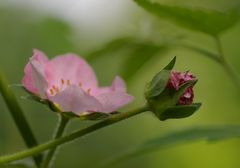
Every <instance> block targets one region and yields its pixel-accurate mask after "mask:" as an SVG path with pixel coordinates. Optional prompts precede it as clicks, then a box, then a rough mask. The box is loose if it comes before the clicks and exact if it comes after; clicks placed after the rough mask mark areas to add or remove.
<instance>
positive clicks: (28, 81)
mask: <svg viewBox="0 0 240 168" xmlns="http://www.w3.org/2000/svg"><path fill="white" fill-rule="evenodd" d="M30 60H35V61H37V62H39V64H40V65H41V66H44V64H45V63H46V62H47V61H48V58H47V57H46V55H45V54H44V53H43V52H41V51H39V50H37V49H34V50H33V56H32V57H31V58H30ZM32 71H33V70H32V65H31V63H30V62H28V64H27V65H26V66H25V68H24V74H25V75H24V77H23V80H22V84H23V86H24V87H25V88H26V89H27V90H28V91H30V92H32V93H34V94H39V91H38V89H37V88H36V86H35V82H34V80H33V77H32Z"/></svg>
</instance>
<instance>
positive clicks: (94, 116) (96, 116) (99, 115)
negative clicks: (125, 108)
mask: <svg viewBox="0 0 240 168" xmlns="http://www.w3.org/2000/svg"><path fill="white" fill-rule="evenodd" d="M60 113H61V114H62V115H64V116H65V117H67V118H70V119H72V118H76V119H77V118H78V119H80V120H102V119H105V118H107V117H109V116H111V115H115V114H119V112H116V111H115V112H111V113H103V112H84V113H82V114H79V115H77V114H75V113H73V112H60Z"/></svg>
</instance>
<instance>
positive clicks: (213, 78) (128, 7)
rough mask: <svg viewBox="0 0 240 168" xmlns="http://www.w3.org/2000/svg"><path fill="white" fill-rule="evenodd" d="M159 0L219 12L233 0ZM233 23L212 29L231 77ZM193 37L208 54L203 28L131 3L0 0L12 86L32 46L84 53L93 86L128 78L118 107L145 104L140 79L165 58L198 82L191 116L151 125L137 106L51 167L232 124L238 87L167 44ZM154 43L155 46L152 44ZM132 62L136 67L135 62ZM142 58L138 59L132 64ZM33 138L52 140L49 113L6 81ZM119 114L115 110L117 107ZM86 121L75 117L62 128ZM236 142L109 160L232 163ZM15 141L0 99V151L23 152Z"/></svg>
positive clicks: (233, 166) (222, 166)
mask: <svg viewBox="0 0 240 168" xmlns="http://www.w3.org/2000/svg"><path fill="white" fill-rule="evenodd" d="M158 2H160V3H162V4H168V5H178V6H187V7H200V8H206V9H216V10H219V11H225V10H228V9H231V8H233V7H236V6H238V5H239V0H211V1H209V0H201V1H198V0H181V1H178V0H158ZM239 37H240V24H236V25H235V26H234V27H232V28H231V29H229V30H228V31H226V32H225V33H224V34H223V35H222V36H221V41H222V43H223V46H224V53H225V56H226V59H227V60H228V61H229V63H230V64H231V65H232V66H233V67H234V68H235V70H236V71H237V72H238V73H239V74H240V57H239V54H240V47H239V44H240V38H239ZM182 41H184V42H188V43H190V44H196V45H198V46H202V47H204V48H207V49H209V50H212V51H216V46H215V43H214V41H213V40H212V39H211V38H210V37H209V36H207V35H205V34H203V33H199V32H194V31H189V30H185V29H183V28H181V27H179V26H176V25H175V24H173V23H171V22H168V21H166V20H164V19H163V20H159V19H157V18H156V17H154V16H152V15H150V14H149V13H147V12H145V11H144V10H143V9H142V8H140V7H139V6H137V5H136V4H135V3H134V2H133V1H131V0H101V1H99V0H78V1H77V0H68V1H64V0H52V1H48V0H41V1H40V0H1V1H0V67H1V69H2V70H3V71H4V73H5V74H6V76H7V78H8V79H9V81H10V83H11V84H18V83H21V79H22V77H23V68H24V66H25V64H26V63H27V61H28V59H29V57H30V56H31V54H32V49H33V48H38V49H40V50H42V51H44V52H45V53H46V54H47V55H48V56H49V57H50V58H52V57H54V56H55V55H59V54H64V53H67V52H74V53H77V54H79V55H80V56H82V57H85V58H86V59H88V60H89V62H90V63H91V65H92V66H93V67H94V69H95V71H96V73H97V76H98V79H99V81H100V83H101V85H109V84H110V83H111V80H112V79H113V77H114V76H115V75H117V74H118V75H121V76H123V77H124V78H125V79H126V80H127V84H128V87H129V92H130V93H131V94H133V95H134V96H135V97H136V100H135V102H134V103H133V104H131V105H130V106H128V107H126V108H125V109H130V108H134V107H137V106H140V105H143V104H144V103H145V100H144V97H143V93H144V87H145V84H146V83H147V82H148V81H149V80H150V79H151V78H152V76H153V75H154V74H155V73H156V72H158V71H159V70H161V68H162V67H163V66H164V65H165V64H167V63H168V62H169V60H170V59H171V58H172V57H173V56H175V55H176V56H177V64H176V69H177V70H191V72H193V73H194V74H195V75H196V76H197V77H198V78H199V82H198V84H197V85H196V87H195V93H196V98H195V101H196V102H203V106H202V108H201V109H200V111H198V112H197V113H196V114H194V115H193V116H191V117H190V118H186V119H181V120H169V121H165V122H160V121H159V120H158V119H157V118H155V117H154V116H153V115H152V114H150V113H146V114H142V115H139V116H137V117H134V118H131V119H128V120H126V121H123V122H121V123H118V124H115V125H112V126H110V127H108V128H105V129H102V130H100V131H97V132H95V133H94V134H91V135H89V136H87V137H84V138H82V139H79V140H76V141H74V142H72V143H70V144H67V145H64V146H63V147H62V148H61V150H60V151H59V152H58V155H57V158H56V159H55V163H54V165H53V167H54V168H65V167H70V168H76V167H85V168H88V167H89V168H95V167H97V166H98V163H99V162H101V161H102V160H104V159H107V158H108V157H110V156H112V155H114V154H117V153H120V152H121V151H124V150H126V149H128V148H131V147H132V146H135V145H137V144H141V143H142V142H144V141H146V140H148V139H151V138H153V137H156V136H159V135H164V134H166V133H169V132H172V131H175V130H181V129H183V128H190V127H194V126H205V125H210V126H211V125H213V126H214V125H217V124H223V125H224V124H238V123H239V122H240V110H239V109H240V96H239V88H237V87H236V85H234V83H233V82H232V81H231V79H230V78H229V76H228V75H227V74H226V72H225V71H224V70H223V68H222V67H221V66H220V65H219V64H217V63H216V62H214V61H213V60H211V59H209V58H207V57H205V56H203V55H202V54H199V53H197V52H193V51H190V50H188V49H186V48H181V47H176V46H175V45H173V44H175V43H176V42H182ZM155 45H157V46H161V47H160V49H159V48H158V49H156V47H154V46H155ZM139 60H144V61H142V62H143V63H144V64H141V63H139V62H141V61H139ZM140 64H141V66H140ZM12 89H13V90H14V93H15V94H16V96H17V98H18V101H19V103H20V104H21V106H22V108H23V110H24V112H25V115H26V117H27V119H28V121H29V123H30V125H31V126H32V129H33V131H34V133H35V135H36V137H37V138H38V140H39V142H41V143H43V142H46V141H48V140H49V139H50V138H51V137H52V133H53V132H54V128H55V125H56V124H57V121H58V118H57V115H56V114H55V113H53V112H51V111H49V110H48V109H47V108H46V107H44V106H42V105H40V104H38V103H35V102H32V101H29V100H23V99H21V96H23V95H26V93H25V92H23V91H22V90H21V89H20V88H17V87H14V88H12ZM122 111H124V109H123V110H122ZM92 123H94V122H93V121H78V120H74V121H73V122H72V123H71V125H70V126H69V127H68V130H67V131H68V132H71V131H73V130H77V129H80V128H83V127H84V126H87V125H90V124H92ZM239 147H240V141H239V140H237V139H232V140H227V141H221V142H218V143H211V144H209V143H206V142H198V143H191V144H184V145H181V146H174V147H172V148H168V149H164V150H161V151H158V152H154V153H152V154H149V155H144V156H142V157H138V158H135V159H131V160H128V161H126V162H122V163H120V164H118V165H115V166H114V167H116V168H120V167H126V168H130V167H133V166H137V167H139V168H146V167H147V168H159V167H163V168H174V167H178V168H192V167H195V168H202V167H207V168H208V167H209V168H212V167H219V168H238V167H239V165H240V160H239ZM25 148H26V147H25V145H24V142H23V140H22V138H21V136H20V134H19V132H18V130H17V128H16V126H15V124H14V122H13V120H12V118H11V116H10V113H9V111H8V109H7V107H6V105H5V103H4V101H3V99H2V97H0V155H4V154H9V153H13V152H16V151H20V150H23V149H25Z"/></svg>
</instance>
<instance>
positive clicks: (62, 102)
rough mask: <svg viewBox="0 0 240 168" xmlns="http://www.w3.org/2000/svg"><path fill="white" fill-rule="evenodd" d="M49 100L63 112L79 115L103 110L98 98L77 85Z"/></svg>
mask: <svg viewBox="0 0 240 168" xmlns="http://www.w3.org/2000/svg"><path fill="white" fill-rule="evenodd" d="M49 99H50V100H51V101H53V102H54V103H57V104H58V105H59V106H60V108H61V110H62V111H63V112H73V113H76V114H78V115H79V114H81V113H83V112H88V111H90V112H91V111H101V110H102V105H101V104H100V102H99V101H98V100H97V99H96V98H94V97H93V96H91V95H89V94H87V93H86V92H84V90H83V89H81V88H80V87H79V86H76V85H71V86H68V87H67V88H66V89H65V90H63V91H62V92H59V93H58V94H56V95H55V96H52V97H49Z"/></svg>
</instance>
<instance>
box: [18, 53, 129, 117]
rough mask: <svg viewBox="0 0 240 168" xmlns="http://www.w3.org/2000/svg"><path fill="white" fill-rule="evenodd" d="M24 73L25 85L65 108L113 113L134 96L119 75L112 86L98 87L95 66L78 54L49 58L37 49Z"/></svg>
mask: <svg viewBox="0 0 240 168" xmlns="http://www.w3.org/2000/svg"><path fill="white" fill-rule="evenodd" d="M24 73H25V75H24V78H23V80H22V83H23V86H24V87H25V88H26V89H27V90H28V91H29V92H31V93H33V94H35V95H37V96H39V97H40V98H41V99H47V100H49V101H51V102H53V103H54V104H55V105H56V106H57V107H59V108H60V110H61V111H62V112H73V113H75V114H77V115H82V114H84V113H86V112H88V113H91V112H103V113H110V112H114V111H116V110H117V109H119V108H120V107H122V106H124V105H127V104H128V103H130V102H131V101H132V100H133V96H131V95H129V94H127V92H126V85H125V82H124V81H123V79H121V78H120V77H119V76H117V77H115V79H114V80H113V82H112V85H111V86H109V87H99V86H98V82H97V79H96V76H95V73H94V72H93V69H92V68H91V67H90V66H89V64H88V63H87V62H86V61H85V60H84V59H83V58H80V57H79V56H77V55H75V54H65V55H60V56H57V57H55V58H53V59H52V60H48V58H47V57H46V55H45V54H44V53H43V52H41V51H39V50H36V49H35V50H34V51H33V56H32V57H31V58H30V60H29V62H28V64H27V65H26V67H25V69H24Z"/></svg>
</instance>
